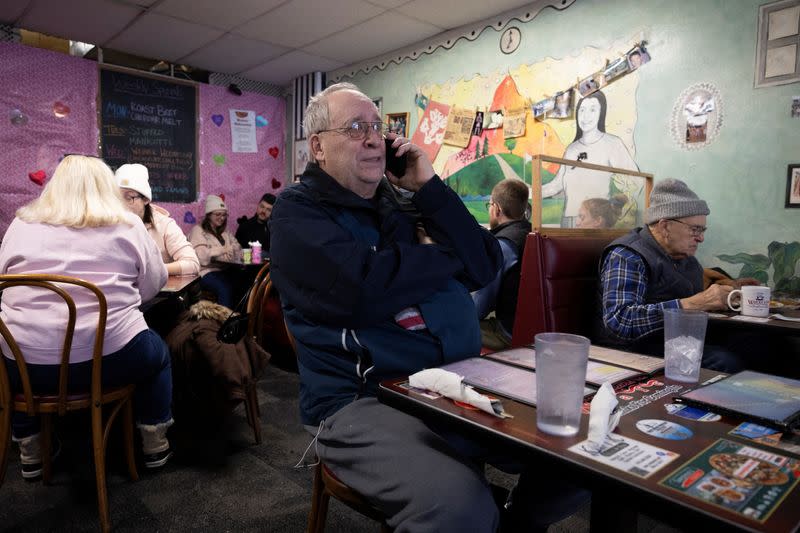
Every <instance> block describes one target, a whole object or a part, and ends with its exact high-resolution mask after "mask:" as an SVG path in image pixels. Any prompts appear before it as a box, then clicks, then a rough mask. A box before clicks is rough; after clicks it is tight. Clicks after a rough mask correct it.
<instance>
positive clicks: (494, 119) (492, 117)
mask: <svg viewBox="0 0 800 533" xmlns="http://www.w3.org/2000/svg"><path fill="white" fill-rule="evenodd" d="M485 119H486V122H484V124H483V129H485V130H496V129H497V128H502V127H503V110H502V109H492V110H491V111H489V114H488V115H486V117H485Z"/></svg>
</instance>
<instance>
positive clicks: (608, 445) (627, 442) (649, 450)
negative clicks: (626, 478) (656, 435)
mask: <svg viewBox="0 0 800 533" xmlns="http://www.w3.org/2000/svg"><path fill="white" fill-rule="evenodd" d="M569 451H571V452H572V453H576V454H578V455H581V456H583V457H588V458H589V459H592V460H593V461H597V462H599V463H603V464H604V465H607V466H610V467H611V468H615V469H617V470H621V471H623V472H627V473H628V474H632V475H634V476H637V477H640V478H648V477H650V476H651V475H652V474H653V473H655V472H658V471H659V470H661V469H662V468H663V467H664V466H666V465H668V464H669V463H671V462H672V461H674V460H675V459H677V458H678V457H679V454H677V453H675V452H672V451H670V450H665V449H663V448H659V447H657V446H652V445H650V444H646V443H644V442H639V441H638V440H634V439H631V438H629V437H623V436H622V435H617V434H616V433H611V434H610V435H608V436H607V437H606V439H605V440H604V441H603V444H601V445H599V446H598V445H596V444H594V443H592V442H589V441H588V440H585V441H583V442H579V443H578V444H575V445H574V446H572V447H570V448H569Z"/></svg>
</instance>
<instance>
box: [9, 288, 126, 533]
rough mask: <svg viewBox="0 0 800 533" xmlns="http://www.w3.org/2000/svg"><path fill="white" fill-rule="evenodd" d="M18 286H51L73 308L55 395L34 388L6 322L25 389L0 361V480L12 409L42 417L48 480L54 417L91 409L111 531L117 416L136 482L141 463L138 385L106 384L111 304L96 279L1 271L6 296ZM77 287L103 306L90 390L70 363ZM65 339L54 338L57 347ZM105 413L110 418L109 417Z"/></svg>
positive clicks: (104, 513)
mask: <svg viewBox="0 0 800 533" xmlns="http://www.w3.org/2000/svg"><path fill="white" fill-rule="evenodd" d="M13 287H34V288H40V289H42V290H49V291H51V292H53V293H54V294H56V295H58V296H59V297H60V298H61V299H62V300H63V301H64V305H65V306H66V308H67V318H66V328H65V330H64V337H63V344H62V348H61V361H60V370H59V377H58V383H54V384H53V390H56V391H57V392H56V393H55V394H52V393H51V392H50V391H47V392H42V393H39V392H36V391H34V390H33V388H32V387H31V382H30V379H29V376H28V370H27V364H26V362H25V355H24V354H23V353H22V351H21V350H20V347H19V345H18V344H17V342H16V341H15V340H14V337H13V335H12V334H11V331H10V330H9V329H8V327H7V325H6V324H5V323H4V322H3V321H2V320H0V334H2V336H3V339H4V340H5V342H6V344H7V345H8V347H9V350H10V353H7V354H5V356H11V357H13V359H14V360H15V361H16V364H17V369H18V371H19V375H20V379H21V382H22V392H19V393H17V394H15V395H13V396H12V393H11V386H10V382H9V378H8V374H7V372H6V367H5V364H3V363H2V362H0V461H2V463H0V483H2V481H3V477H2V474H3V473H5V469H6V467H7V459H8V448H9V441H10V436H11V431H10V419H11V411H12V410H14V411H17V412H21V413H26V414H28V415H29V416H39V417H40V418H41V424H42V433H41V439H42V440H41V448H42V478H43V481H44V483H45V484H49V482H50V480H51V476H52V460H51V457H50V453H51V445H52V435H53V433H52V431H53V421H52V417H53V415H58V416H63V415H65V414H66V413H67V412H71V411H78V410H83V409H88V410H89V411H90V413H91V431H92V451H93V455H94V465H95V478H96V483H97V506H98V511H99V515H100V527H101V529H102V530H103V531H104V532H105V531H109V530H110V529H111V520H110V518H109V512H108V493H107V490H106V446H107V443H108V436H109V432H110V430H111V425H112V423H113V422H114V420H115V419H116V417H117V415H119V414H120V413H121V414H122V433H123V439H124V447H125V456H126V461H127V466H128V473H129V474H130V476H131V479H133V480H134V481H136V480H137V479H139V475H138V473H137V471H136V461H135V458H134V451H133V407H132V397H133V391H134V388H135V385H133V384H131V385H126V386H123V387H114V388H111V387H104V386H103V384H102V382H101V376H102V374H101V368H102V363H103V340H104V337H105V329H106V317H107V314H108V307H107V304H106V298H105V295H104V294H103V292H102V291H101V290H100V289H99V288H98V287H97V286H95V285H93V284H92V283H89V282H86V281H83V280H80V279H77V278H71V277H67V276H58V275H46V274H13V275H11V274H9V275H0V294H2V292H3V291H5V290H8V289H11V288H13ZM77 291H85V292H86V293H88V294H90V295H91V296H92V299H93V300H96V302H97V303H96V306H97V307H96V309H97V310H98V318H97V325H96V328H95V337H94V348H93V353H92V379H91V388H90V390H80V391H76V390H71V389H70V388H69V383H68V376H69V361H70V350H71V348H72V338H73V334H74V332H75V324H76V321H77V309H76V306H75V301H74V299H73V296H72V295H70V292H71V293H72V294H76V293H77ZM59 341H62V339H60V338H59V339H57V338H53V339H52V342H53V344H54V345H57V344H58V342H59ZM104 414H105V415H106V416H105V421H104Z"/></svg>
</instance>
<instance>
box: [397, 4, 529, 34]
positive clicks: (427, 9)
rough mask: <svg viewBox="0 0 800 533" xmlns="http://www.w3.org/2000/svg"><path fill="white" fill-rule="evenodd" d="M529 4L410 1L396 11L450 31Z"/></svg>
mask: <svg viewBox="0 0 800 533" xmlns="http://www.w3.org/2000/svg"><path fill="white" fill-rule="evenodd" d="M530 3H531V2H530V0H492V1H491V2H464V1H463V0H412V1H411V2H408V3H406V4H403V5H402V6H400V7H398V8H397V9H396V11H398V12H399V13H403V14H405V15H408V16H409V17H414V18H416V19H418V20H424V21H427V22H429V23H431V24H434V25H436V26H439V27H440V28H444V29H448V30H451V29H453V28H458V27H459V26H463V25H465V24H469V23H470V22H475V21H478V20H483V19H486V18H489V17H491V16H492V15H496V14H499V13H504V12H506V11H509V10H512V9H516V8H518V7H522V6H525V5H528V4H530Z"/></svg>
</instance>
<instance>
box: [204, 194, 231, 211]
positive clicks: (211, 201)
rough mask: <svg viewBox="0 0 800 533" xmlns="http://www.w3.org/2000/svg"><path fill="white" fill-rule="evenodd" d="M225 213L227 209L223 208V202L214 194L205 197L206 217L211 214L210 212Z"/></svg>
mask: <svg viewBox="0 0 800 533" xmlns="http://www.w3.org/2000/svg"><path fill="white" fill-rule="evenodd" d="M220 210H222V211H227V210H228V208H227V207H226V206H225V202H224V201H222V198H220V197H219V196H217V195H216V194H209V195H208V196H206V215H207V214H209V213H211V212H212V211H220Z"/></svg>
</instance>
